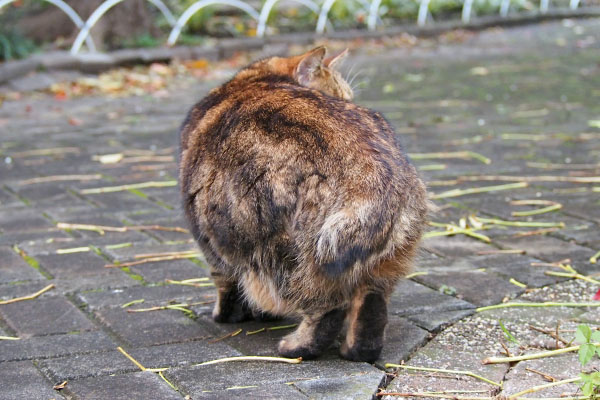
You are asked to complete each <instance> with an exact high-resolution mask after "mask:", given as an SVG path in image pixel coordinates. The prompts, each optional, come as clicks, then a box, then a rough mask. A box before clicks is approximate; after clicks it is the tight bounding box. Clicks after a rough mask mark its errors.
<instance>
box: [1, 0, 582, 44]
mask: <svg viewBox="0 0 600 400" xmlns="http://www.w3.org/2000/svg"><path fill="white" fill-rule="evenodd" d="M15 1H18V0H0V8H2V7H4V6H6V5H8V4H10V3H13V2H15ZM40 1H45V2H47V3H50V4H52V5H54V6H56V7H58V8H60V9H61V10H62V11H63V12H64V13H65V14H67V16H68V17H69V18H70V19H71V21H73V23H74V24H75V26H76V27H77V28H78V29H79V33H78V35H77V37H76V38H75V41H74V43H73V46H72V47H71V53H72V54H76V53H78V52H79V50H80V49H81V46H82V45H83V43H84V42H85V43H86V45H87V47H88V49H89V50H90V51H96V46H95V45H94V41H93V40H92V38H91V36H90V29H92V28H93V27H94V25H95V24H96V23H97V22H98V21H99V20H100V19H101V18H102V16H103V15H104V14H106V12H107V11H108V10H110V9H111V8H112V7H114V6H115V5H117V4H119V3H121V2H123V1H125V0H106V1H104V2H103V3H102V4H100V6H98V8H96V9H95V10H94V12H93V13H92V14H91V15H90V16H89V17H88V19H87V20H86V21H83V19H82V18H81V17H80V16H79V15H78V14H77V12H75V10H73V8H72V7H71V6H69V5H68V4H67V3H65V2H64V1H63V0H40ZM148 1H149V2H150V3H152V5H154V6H155V7H156V8H158V10H159V11H160V12H161V13H162V15H163V16H164V17H165V19H166V21H167V22H168V23H169V25H170V26H171V32H170V34H169V38H168V39H167V44H168V45H169V46H172V45H174V44H175V43H176V42H177V39H178V38H179V35H180V34H181V30H182V29H183V28H184V27H185V25H186V24H187V23H188V21H189V20H190V19H191V18H192V16H193V15H194V14H196V13H197V12H198V11H200V10H201V9H203V8H204V7H208V6H228V7H234V8H238V9H240V10H242V11H244V12H245V13H247V14H248V15H249V16H250V17H251V18H253V19H254V20H255V21H256V22H257V29H256V35H257V36H258V37H262V36H264V35H265V33H266V30H267V21H268V19H269V15H270V14H271V12H272V10H273V8H274V7H275V6H276V5H277V3H278V2H279V1H280V0H267V1H265V2H264V4H263V6H262V7H261V9H260V11H259V10H257V9H255V8H254V7H252V6H251V5H249V4H248V3H246V2H243V1H240V0H198V1H196V2H195V3H193V4H191V5H190V6H189V7H188V8H187V9H186V10H185V11H184V12H183V13H182V14H181V16H180V17H179V18H176V17H175V16H174V15H173V13H172V12H171V11H170V10H169V8H168V7H167V6H166V4H165V3H164V2H163V1H162V0H148ZM293 1H294V2H296V3H298V4H300V5H303V6H305V7H307V8H308V9H310V10H311V11H312V12H314V13H315V15H317V16H318V19H317V25H316V27H315V31H316V32H317V33H320V34H321V33H324V32H325V28H329V29H331V24H330V23H329V21H328V14H329V11H330V10H331V8H332V7H333V5H334V3H335V2H336V1H340V0H324V1H322V2H321V1H319V2H317V1H313V0H293ZM341 1H343V0H341ZM356 1H357V2H358V3H359V5H360V6H361V7H362V8H363V10H364V11H365V13H366V14H367V15H368V17H367V27H368V29H369V30H375V29H376V28H377V24H378V23H380V21H381V19H380V18H379V13H380V9H381V2H382V0H370V1H369V0H356ZM417 1H418V2H419V10H418V13H417V24H418V25H419V26H422V25H425V23H426V22H427V18H428V16H429V14H430V13H429V4H430V1H431V0H417ZM510 1H511V0H502V1H501V4H500V7H499V13H500V15H501V16H502V17H506V16H507V15H508V11H509V8H510ZM473 2H474V0H463V6H462V21H463V22H465V23H468V22H469V21H470V19H471V15H472V13H473V11H472V9H473ZM579 3H580V0H569V8H570V9H572V10H576V9H577V8H578V7H579ZM548 7H549V0H540V4H539V11H540V13H542V14H544V13H546V12H547V11H548Z"/></svg>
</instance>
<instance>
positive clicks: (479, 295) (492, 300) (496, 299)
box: [414, 271, 525, 306]
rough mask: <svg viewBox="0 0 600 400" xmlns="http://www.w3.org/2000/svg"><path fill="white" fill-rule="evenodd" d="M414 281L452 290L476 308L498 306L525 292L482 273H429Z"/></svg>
mask: <svg viewBox="0 0 600 400" xmlns="http://www.w3.org/2000/svg"><path fill="white" fill-rule="evenodd" d="M414 279H415V280H416V281H418V282H420V283H422V284H424V285H427V286H429V287H433V288H435V289H438V290H441V289H442V288H445V290H451V291H452V292H453V293H452V294H453V295H455V296H456V297H458V298H460V299H464V300H466V301H468V302H469V303H471V304H474V305H476V306H487V305H491V304H498V303H500V302H502V300H503V299H505V298H513V297H516V296H517V295H518V294H521V293H523V292H525V289H524V288H522V287H519V286H517V285H514V284H512V283H510V282H509V281H508V279H503V278H500V277H497V276H494V275H490V274H486V273H485V272H480V271H470V272H446V273H429V274H427V275H420V276H417V277H415V278H414ZM444 285H445V286H444Z"/></svg>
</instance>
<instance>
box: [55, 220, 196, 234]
mask: <svg viewBox="0 0 600 400" xmlns="http://www.w3.org/2000/svg"><path fill="white" fill-rule="evenodd" d="M56 227H57V228H59V229H75V230H83V231H95V232H98V233H100V234H101V235H103V234H104V232H127V231H149V230H156V231H167V232H181V233H189V231H188V230H187V229H184V228H180V227H177V226H174V227H171V226H160V225H134V226H104V225H93V224H70V223H67V222H58V223H57V224H56Z"/></svg>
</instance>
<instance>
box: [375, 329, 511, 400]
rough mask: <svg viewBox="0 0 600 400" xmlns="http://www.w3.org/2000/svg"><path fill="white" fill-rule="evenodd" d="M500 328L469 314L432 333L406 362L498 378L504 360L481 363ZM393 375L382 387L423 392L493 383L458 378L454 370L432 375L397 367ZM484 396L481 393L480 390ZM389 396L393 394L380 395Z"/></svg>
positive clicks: (491, 349) (492, 349)
mask: <svg viewBox="0 0 600 400" xmlns="http://www.w3.org/2000/svg"><path fill="white" fill-rule="evenodd" d="M502 335H503V333H502V330H500V328H499V327H498V326H495V325H492V324H490V323H488V322H485V321H484V320H480V319H478V318H474V317H469V318H467V319H466V320H463V321H461V322H458V323H456V324H455V325H453V326H452V327H451V328H449V329H447V330H445V331H444V332H442V333H440V334H439V335H438V336H436V337H435V338H434V339H433V340H432V341H430V342H429V343H428V344H427V345H425V346H424V347H423V348H422V349H420V350H419V351H418V352H417V353H416V354H415V355H414V356H413V357H412V358H411V359H410V360H409V361H408V362H407V363H406V365H409V366H415V367H426V368H438V369H450V370H462V371H465V370H466V371H471V372H473V373H475V374H478V375H481V376H484V377H485V378H487V379H490V380H492V381H495V382H501V381H502V380H503V377H504V375H505V374H506V372H507V371H508V366H507V365H505V364H489V365H484V364H482V363H481V360H483V359H484V358H486V357H489V356H491V355H495V353H496V346H497V347H500V345H499V342H500V338H501V337H502ZM396 374H397V377H396V378H394V379H393V381H392V382H391V383H390V384H389V385H388V386H387V387H386V389H385V391H386V392H402V393H410V392H424V391H445V390H489V393H490V394H491V393H493V392H494V391H495V387H494V386H493V385H491V384H488V383H486V382H482V381H480V380H475V379H472V378H460V379H457V376H456V375H454V374H436V375H435V378H432V377H431V376H429V375H428V374H424V373H423V372H422V371H411V370H404V369H400V370H398V371H397V372H396ZM481 395H482V396H484V395H485V394H481ZM383 398H386V399H388V400H389V399H391V398H393V397H391V396H387V397H383Z"/></svg>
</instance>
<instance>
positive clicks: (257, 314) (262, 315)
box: [252, 310, 283, 322]
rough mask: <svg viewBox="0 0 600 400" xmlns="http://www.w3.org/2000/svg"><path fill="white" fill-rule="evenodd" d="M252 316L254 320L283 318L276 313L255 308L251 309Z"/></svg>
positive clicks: (263, 320) (265, 320) (267, 320)
mask: <svg viewBox="0 0 600 400" xmlns="http://www.w3.org/2000/svg"><path fill="white" fill-rule="evenodd" d="M252 317H254V320H255V321H258V322H272V321H279V320H281V319H282V318H283V317H280V316H278V315H275V314H271V313H270V312H266V311H256V310H252Z"/></svg>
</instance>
